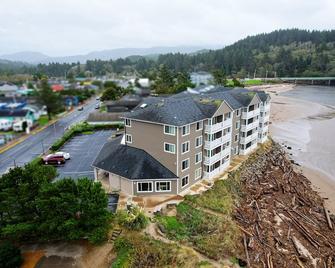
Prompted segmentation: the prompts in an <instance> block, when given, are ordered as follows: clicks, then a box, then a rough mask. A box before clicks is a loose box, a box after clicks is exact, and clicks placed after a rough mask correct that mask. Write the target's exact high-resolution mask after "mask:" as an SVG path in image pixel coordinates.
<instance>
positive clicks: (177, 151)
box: [176, 127, 179, 193]
mask: <svg viewBox="0 0 335 268" xmlns="http://www.w3.org/2000/svg"><path fill="white" fill-rule="evenodd" d="M176 147H177V150H176V153H177V177H178V176H179V128H178V127H177V146H176ZM177 193H178V183H177Z"/></svg>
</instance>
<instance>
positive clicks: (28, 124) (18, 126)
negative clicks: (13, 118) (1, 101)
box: [13, 120, 33, 132]
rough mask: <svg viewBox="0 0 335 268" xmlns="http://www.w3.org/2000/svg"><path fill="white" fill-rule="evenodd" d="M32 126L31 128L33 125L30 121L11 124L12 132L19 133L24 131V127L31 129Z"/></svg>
mask: <svg viewBox="0 0 335 268" xmlns="http://www.w3.org/2000/svg"><path fill="white" fill-rule="evenodd" d="M24 124H25V126H24ZM32 126H33V123H32V122H31V120H23V121H18V122H15V123H14V124H13V130H14V131H16V132H20V131H24V128H25V127H29V128H31V127H32Z"/></svg>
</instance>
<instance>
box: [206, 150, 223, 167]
mask: <svg viewBox="0 0 335 268" xmlns="http://www.w3.org/2000/svg"><path fill="white" fill-rule="evenodd" d="M219 160H221V152H220V153H218V154H216V155H213V156H211V157H208V156H205V157H204V164H205V165H212V164H214V163H215V162H217V161H219Z"/></svg>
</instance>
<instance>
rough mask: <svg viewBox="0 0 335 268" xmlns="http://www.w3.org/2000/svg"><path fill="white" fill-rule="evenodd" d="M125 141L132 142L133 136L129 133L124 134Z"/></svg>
mask: <svg viewBox="0 0 335 268" xmlns="http://www.w3.org/2000/svg"><path fill="white" fill-rule="evenodd" d="M126 142H128V143H132V142H133V138H132V136H131V135H130V134H126Z"/></svg>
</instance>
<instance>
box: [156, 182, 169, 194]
mask: <svg viewBox="0 0 335 268" xmlns="http://www.w3.org/2000/svg"><path fill="white" fill-rule="evenodd" d="M170 191H171V182H170V181H157V182H156V192H170Z"/></svg>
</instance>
